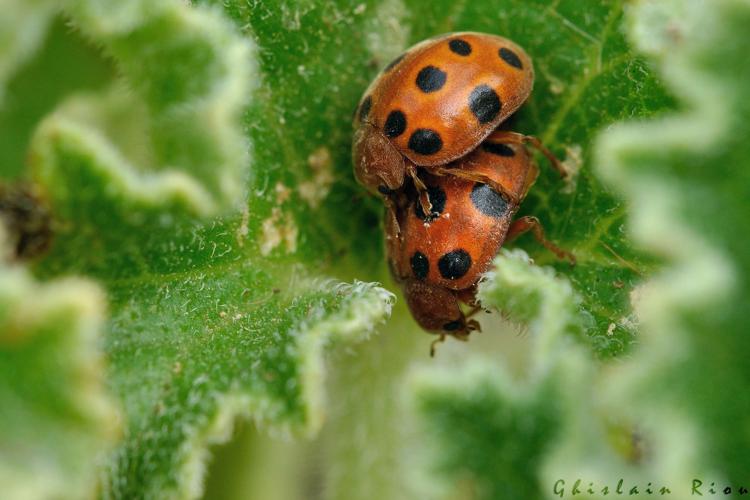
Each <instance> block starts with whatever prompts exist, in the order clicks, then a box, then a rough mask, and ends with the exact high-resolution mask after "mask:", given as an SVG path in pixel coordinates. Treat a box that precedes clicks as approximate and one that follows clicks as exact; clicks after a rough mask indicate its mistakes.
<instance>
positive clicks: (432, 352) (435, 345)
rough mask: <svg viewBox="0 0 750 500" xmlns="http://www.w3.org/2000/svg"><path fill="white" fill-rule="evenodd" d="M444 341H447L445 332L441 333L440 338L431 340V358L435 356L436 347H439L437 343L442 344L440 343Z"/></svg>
mask: <svg viewBox="0 0 750 500" xmlns="http://www.w3.org/2000/svg"><path fill="white" fill-rule="evenodd" d="M442 342H445V334H444V333H442V334H440V336H439V337H438V338H436V339H435V340H433V341H432V342H430V357H431V358H434V357H435V349H436V348H437V345H438V344H440V343H442Z"/></svg>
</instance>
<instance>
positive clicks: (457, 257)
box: [438, 248, 471, 280]
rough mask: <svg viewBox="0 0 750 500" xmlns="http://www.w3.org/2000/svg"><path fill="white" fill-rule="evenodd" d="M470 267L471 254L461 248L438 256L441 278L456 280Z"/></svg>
mask: <svg viewBox="0 0 750 500" xmlns="http://www.w3.org/2000/svg"><path fill="white" fill-rule="evenodd" d="M470 268H471V256H470V255H469V254H468V252H466V250H463V249H460V248H459V249H457V250H453V251H452V252H448V253H447V254H445V255H443V256H442V257H440V260H439V261H438V270H440V274H441V275H442V276H443V278H445V279H447V280H457V279H459V278H460V277H462V276H464V275H465V274H466V273H467V272H469V269H470Z"/></svg>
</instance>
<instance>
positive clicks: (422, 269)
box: [411, 252, 430, 280]
mask: <svg viewBox="0 0 750 500" xmlns="http://www.w3.org/2000/svg"><path fill="white" fill-rule="evenodd" d="M411 270H412V272H413V273H414V276H415V277H416V278H418V279H421V280H423V279H425V278H426V277H427V273H429V272H430V261H429V260H428V259H427V256H426V255H425V254H423V253H422V252H414V255H412V256H411Z"/></svg>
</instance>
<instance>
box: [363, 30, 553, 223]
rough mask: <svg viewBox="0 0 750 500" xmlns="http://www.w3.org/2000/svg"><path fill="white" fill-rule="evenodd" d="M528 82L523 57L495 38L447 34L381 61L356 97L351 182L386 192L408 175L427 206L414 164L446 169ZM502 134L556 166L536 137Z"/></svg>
mask: <svg viewBox="0 0 750 500" xmlns="http://www.w3.org/2000/svg"><path fill="white" fill-rule="evenodd" d="M533 84H534V69H533V66H532V63H531V59H530V58H529V56H528V55H527V54H526V52H524V50H523V49H522V48H521V47H519V46H518V45H516V44H515V43H513V42H512V41H510V40H508V39H506V38H503V37H500V36H495V35H488V34H484V33H472V32H463V33H451V34H447V35H442V36H439V37H436V38H433V39H430V40H427V41H424V42H422V43H419V44H417V45H415V46H414V47H412V48H411V49H409V50H407V51H406V52H405V53H404V54H403V55H401V56H399V57H398V58H396V59H395V60H394V61H393V62H391V63H390V64H389V65H388V66H386V67H385V69H384V70H383V71H382V73H381V74H380V75H379V76H378V77H377V78H376V79H375V80H374V81H373V82H372V84H371V85H370V86H369V87H368V89H367V90H366V91H365V93H364V95H363V97H362V99H361V101H360V103H359V106H358V108H357V111H356V113H355V116H354V127H355V130H356V131H355V135H354V144H353V148H352V149H353V150H352V156H353V163H354V172H355V176H356V177H357V180H358V181H359V182H360V183H361V184H362V185H364V186H365V187H366V188H368V189H369V190H370V191H371V192H373V193H377V192H379V193H381V194H383V195H387V194H389V193H391V192H392V191H394V190H396V189H399V188H400V187H401V186H402V185H403V183H404V178H405V177H406V176H408V177H410V178H412V180H413V182H414V184H415V186H416V187H417V190H418V191H419V192H420V196H421V203H422V205H423V207H424V208H425V210H429V203H430V202H429V199H428V197H427V196H426V193H425V186H424V183H423V182H422V180H421V178H420V176H418V175H417V168H416V167H425V169H426V170H427V171H428V172H431V173H437V174H440V173H445V168H444V166H445V165H446V164H448V163H450V162H452V161H454V160H457V159H458V158H461V157H463V156H465V155H466V154H467V153H469V152H470V151H472V150H474V149H475V148H476V147H477V146H478V145H479V144H480V143H481V142H482V141H483V140H484V139H485V138H486V137H487V136H488V135H489V134H491V133H492V132H493V131H494V130H495V129H496V128H497V127H498V125H499V124H500V123H501V122H502V121H503V120H505V119H506V118H508V117H509V116H510V115H511V114H513V113H514V112H515V111H516V110H517V109H518V108H519V107H520V106H521V105H522V104H523V103H524V101H525V100H526V99H527V98H528V97H529V94H530V93H531V89H532V87H533ZM506 134H507V137H506V139H507V141H509V142H516V143H530V144H532V145H534V146H536V147H539V148H540V149H541V150H542V152H543V153H545V155H547V156H548V157H549V158H550V159H551V161H552V162H553V164H554V165H555V166H558V168H559V164H558V163H557V161H556V160H555V159H554V158H553V157H552V156H551V155H550V154H549V153H548V152H547V151H546V150H545V149H544V148H542V147H541V145H540V144H539V142H538V141H537V140H536V139H535V138H533V137H529V136H524V135H522V134H517V133H514V132H506ZM450 173H451V174H452V175H455V176H459V177H460V176H462V175H463V172H461V171H456V169H451V172H450ZM485 180H486V181H487V183H488V184H490V185H492V182H491V179H485ZM495 187H497V186H495ZM386 203H388V201H386Z"/></svg>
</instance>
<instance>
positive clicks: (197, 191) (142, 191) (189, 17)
mask: <svg viewBox="0 0 750 500" xmlns="http://www.w3.org/2000/svg"><path fill="white" fill-rule="evenodd" d="M4 11H5V12H6V13H8V15H7V16H6V15H5V14H4V16H3V19H4V20H6V19H7V20H8V21H7V22H4V23H3V25H2V26H0V28H2V31H1V32H0V43H2V44H3V45H2V46H0V49H2V50H3V51H4V52H0V54H2V55H3V57H2V58H0V60H2V61H3V62H2V63H0V85H2V84H4V83H5V82H6V81H7V80H8V78H9V77H10V76H11V75H12V72H13V71H14V70H15V69H16V68H17V66H18V65H19V64H21V63H23V61H24V60H25V59H27V58H28V57H29V56H30V55H32V54H33V53H34V50H35V49H36V48H37V47H38V45H39V44H40V43H41V41H42V39H43V36H44V34H45V32H46V29H45V28H46V27H47V26H48V25H49V21H50V19H51V17H52V16H53V15H54V14H56V13H58V11H59V12H60V13H62V14H63V15H65V16H66V17H67V18H69V19H70V20H71V22H72V24H73V25H74V26H75V27H76V28H77V29H79V30H80V31H81V32H82V33H83V35H84V36H86V37H88V38H90V39H91V40H92V42H93V43H94V44H96V45H99V46H101V47H102V48H103V50H104V52H105V53H107V54H109V55H111V56H112V57H113V59H114V61H115V64H118V66H119V68H118V69H119V71H120V73H121V74H122V77H123V80H124V82H125V84H126V85H127V86H129V87H130V88H131V89H133V90H134V91H135V92H136V93H137V92H140V93H141V95H140V96H133V99H134V104H133V105H134V107H138V106H141V107H142V106H143V104H144V103H145V105H146V107H147V108H148V111H149V113H150V120H149V121H150V128H149V130H147V131H146V135H147V136H148V135H154V136H164V137H165V138H166V139H165V140H168V141H171V142H172V144H178V143H179V141H180V137H179V136H178V137H174V136H170V134H175V133H179V134H184V136H185V137H186V139H184V141H183V145H182V146H180V148H181V149H183V150H182V151H179V152H178V153H179V154H177V155H176V156H177V157H179V159H180V160H181V161H183V162H184V163H183V164H171V162H170V159H168V158H158V157H157V158H156V160H155V164H153V165H134V164H132V163H131V162H130V161H129V160H128V159H127V157H126V155H124V154H122V152H121V151H119V150H118V147H117V146H116V145H115V144H114V143H113V142H112V141H110V140H108V139H107V138H106V137H105V136H104V134H102V133H101V131H100V130H98V129H97V126H96V124H95V123H94V124H92V123H89V121H87V120H85V119H81V116H80V115H77V114H76V113H70V112H67V111H68V110H70V108H71V107H73V108H74V106H70V105H68V106H65V105H63V106H62V107H61V110H60V111H59V112H57V113H54V114H53V115H52V116H50V117H48V118H47V119H46V120H45V121H44V122H43V123H42V124H41V126H40V127H39V129H38V130H37V132H36V134H35V137H34V138H33V141H32V145H31V167H32V175H33V177H34V179H35V180H36V181H37V182H39V183H40V184H42V185H45V186H46V187H47V190H48V192H49V194H50V196H51V198H52V200H53V203H54V201H55V194H56V188H57V186H59V185H60V181H61V179H65V168H66V165H65V161H64V158H62V156H61V154H62V152H61V151H60V147H61V145H63V144H64V145H65V146H67V147H68V148H73V152H78V153H79V154H78V155H76V156H79V157H81V158H90V159H91V166H92V167H91V168H93V169H96V170H99V172H97V173H98V175H99V176H102V177H103V178H104V180H105V182H106V184H105V185H106V186H108V188H110V189H114V190H116V191H118V192H120V193H121V194H122V195H123V198H126V199H127V198H132V199H133V200H134V201H135V202H136V203H138V204H141V205H143V206H145V207H148V206H153V207H160V206H164V205H178V206H179V207H180V208H182V209H184V210H186V211H187V212H188V213H192V214H196V215H201V216H205V215H210V214H212V213H215V212H217V211H218V210H220V209H222V208H229V207H231V208H237V207H238V205H239V203H240V202H241V201H243V200H244V197H245V195H246V192H245V186H246V184H247V182H246V181H247V173H248V167H249V165H250V155H249V151H250V146H249V144H248V142H247V139H246V137H245V135H244V133H243V129H242V125H241V117H242V113H243V111H244V110H245V107H246V106H247V104H248V102H249V98H250V96H251V95H252V92H253V90H254V85H255V84H254V82H256V79H254V78H253V75H254V74H256V73H257V70H256V58H255V47H254V46H253V45H252V44H251V42H250V41H249V40H248V39H246V38H243V37H241V36H240V35H239V34H238V33H237V32H236V30H235V29H234V27H233V25H232V24H231V23H230V22H229V21H228V20H226V19H225V18H224V17H223V16H222V15H221V13H220V12H219V11H218V10H215V9H210V8H205V7H195V8H193V7H191V6H189V5H188V4H187V3H186V2H181V1H179V0H150V1H138V2H132V1H128V2H111V1H105V0H68V1H64V2H43V1H39V2H36V3H34V4H32V5H28V2H27V1H26V0H10V2H9V5H7V6H6V5H4ZM157 22H158V23H163V25H165V26H168V28H169V29H165V30H164V31H163V32H162V33H161V34H162V36H163V37H164V38H162V39H159V40H155V41H154V43H153V44H152V46H151V45H149V44H143V43H140V44H139V43H138V42H133V41H131V40H130V39H128V36H129V35H130V34H131V33H132V32H136V31H137V30H138V29H146V28H148V27H149V26H151V25H153V24H155V23H157ZM186 39H190V40H192V41H197V42H198V43H200V44H202V46H203V47H204V48H206V50H207V51H209V52H210V54H211V55H212V57H213V58H214V60H213V61H211V62H212V63H213V64H214V65H215V66H216V75H215V76H214V79H213V81H212V82H211V85H210V86H208V88H205V89H199V90H198V91H196V92H195V93H188V94H187V95H185V96H182V97H184V99H182V100H177V101H176V102H170V103H168V105H167V106H166V107H164V108H160V107H159V105H160V104H161V103H159V102H149V100H148V96H146V95H145V94H144V93H147V91H146V90H143V89H144V88H145V87H146V85H145V84H144V82H143V81H142V80H143V78H144V76H143V75H138V74H130V73H129V71H130V72H131V73H132V72H133V71H134V70H133V68H137V67H138V64H137V61H138V60H139V58H140V57H142V58H144V59H145V58H146V57H148V55H149V52H150V51H151V50H152V49H154V48H160V47H170V46H171V45H170V44H175V45H179V43H181V42H184V41H185V40H186ZM164 64H165V65H168V64H169V61H164ZM166 68H167V76H166V77H165V76H164V75H161V77H162V78H165V79H167V80H169V79H171V80H173V81H175V82H178V81H181V80H184V79H185V78H187V77H189V75H184V74H181V73H180V70H181V68H180V67H179V64H174V65H173V66H172V67H170V66H166ZM198 69H199V68H198ZM170 71H171V72H172V73H169V72H170ZM146 78H148V75H147V76H146ZM107 94H108V93H107V92H106V91H105V92H104V93H102V95H100V96H96V97H93V98H90V99H93V101H94V104H96V99H102V101H101V102H105V100H106V98H107ZM139 98H140V100H139ZM78 99H79V100H80V97H79V98H78ZM0 102H1V101H0ZM95 107H96V106H95V105H94V108H95ZM172 130H174V131H175V132H172ZM196 137H200V138H201V140H200V141H198V142H199V146H193V145H192V143H193V142H196V141H195V139H194V138H196ZM191 138H192V139H191ZM191 147H200V148H203V150H201V151H200V153H201V154H200V155H197V154H196V155H192V154H190V152H191V151H190V148H191ZM172 149H174V147H172ZM178 149H179V148H178ZM65 153H67V154H71V151H70V150H66V151H65ZM193 158H199V159H196V160H194V161H193ZM165 162H166V163H165ZM118 201H119V200H118ZM68 202H69V201H68Z"/></svg>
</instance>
